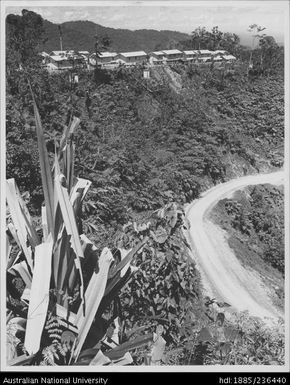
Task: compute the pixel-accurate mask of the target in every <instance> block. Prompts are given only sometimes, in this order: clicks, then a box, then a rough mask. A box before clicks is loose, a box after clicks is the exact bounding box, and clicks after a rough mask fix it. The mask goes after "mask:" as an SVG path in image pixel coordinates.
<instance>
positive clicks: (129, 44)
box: [41, 20, 189, 52]
mask: <svg viewBox="0 0 290 385" xmlns="http://www.w3.org/2000/svg"><path fill="white" fill-rule="evenodd" d="M59 25H60V26H61V30H62V40H63V49H75V50H88V51H90V52H91V51H94V45H95V38H94V37H95V35H96V34H98V36H100V37H101V36H108V37H109V38H110V40H111V46H110V50H116V51H119V52H121V51H127V50H128V51H135V50H145V51H152V50H154V49H157V48H158V47H160V48H163V49H164V48H170V47H171V46H172V47H173V46H174V43H176V42H178V41H181V40H185V39H188V37H189V35H188V34H186V33H181V32H177V31H157V30H154V29H140V30H135V31H132V30H129V29H115V28H109V27H104V26H102V25H99V24H95V23H93V22H91V21H69V22H66V23H62V24H54V23H51V22H50V21H48V20H45V22H44V28H45V34H46V38H47V40H46V42H45V43H44V44H43V45H42V47H41V49H43V50H44V51H48V52H49V51H52V50H56V49H60V42H59V29H58V26H59Z"/></svg>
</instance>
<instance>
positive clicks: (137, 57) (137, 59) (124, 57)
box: [116, 51, 147, 66]
mask: <svg viewBox="0 0 290 385" xmlns="http://www.w3.org/2000/svg"><path fill="white" fill-rule="evenodd" d="M116 61H117V62H119V63H121V64H125V65H126V66H131V65H137V64H143V63H147V53H146V52H144V51H134V52H121V53H119V54H118V55H117V56H116Z"/></svg>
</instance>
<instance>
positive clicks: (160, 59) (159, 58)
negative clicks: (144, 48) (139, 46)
mask: <svg viewBox="0 0 290 385" xmlns="http://www.w3.org/2000/svg"><path fill="white" fill-rule="evenodd" d="M164 60H165V58H164V52H163V51H153V52H150V53H149V63H150V64H151V65H161V64H164Z"/></svg>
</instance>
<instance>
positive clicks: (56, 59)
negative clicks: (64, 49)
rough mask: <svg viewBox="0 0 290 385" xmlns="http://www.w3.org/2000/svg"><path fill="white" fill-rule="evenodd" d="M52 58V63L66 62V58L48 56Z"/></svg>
mask: <svg viewBox="0 0 290 385" xmlns="http://www.w3.org/2000/svg"><path fill="white" fill-rule="evenodd" d="M50 57H51V58H52V60H54V61H66V60H68V58H67V57H63V56H56V55H52V56H50Z"/></svg>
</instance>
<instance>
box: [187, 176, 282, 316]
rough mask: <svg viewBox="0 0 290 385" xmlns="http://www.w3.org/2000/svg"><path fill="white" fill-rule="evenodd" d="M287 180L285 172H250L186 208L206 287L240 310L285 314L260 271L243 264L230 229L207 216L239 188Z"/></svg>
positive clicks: (217, 188)
mask: <svg viewBox="0 0 290 385" xmlns="http://www.w3.org/2000/svg"><path fill="white" fill-rule="evenodd" d="M266 183H270V184H275V185H281V184H283V183H284V172H283V171H279V172H274V173H270V174H258V175H249V176H245V177H241V178H237V179H234V180H231V181H229V182H226V183H222V184H219V185H217V186H214V187H213V188H211V189H209V190H207V191H206V192H204V193H203V194H202V195H201V198H199V199H197V200H196V201H194V202H193V203H192V204H190V205H189V206H188V208H187V210H186V216H187V219H188V220H189V222H190V229H189V231H188V235H189V241H190V244H191V246H192V250H193V254H194V256H195V258H196V262H197V265H198V267H199V270H200V272H201V276H202V281H203V284H204V287H205V290H206V291H207V293H208V294H209V295H212V296H214V297H215V298H216V299H218V300H223V301H225V302H227V303H228V304H230V305H231V306H232V307H233V308H234V309H236V310H238V311H243V310H248V311H249V313H250V314H251V315H253V316H258V317H261V318H264V319H265V318H268V319H273V318H277V317H278V316H281V314H280V312H279V311H278V310H277V309H276V308H275V307H274V306H273V304H272V301H271V299H270V298H269V295H268V292H267V287H265V285H264V283H263V281H262V279H261V277H260V276H259V274H258V273H257V272H255V271H253V270H250V269H247V268H245V267H243V266H242V265H241V263H240V262H239V261H238V259H237V258H236V256H235V255H234V252H233V251H232V249H231V248H230V247H229V245H228V243H227V240H226V233H225V232H223V230H221V229H220V228H219V227H218V226H216V225H214V224H213V223H212V222H210V221H209V220H208V219H207V215H206V214H207V213H208V212H209V211H210V210H211V209H212V208H213V207H214V206H215V205H216V204H217V202H218V201H219V200H221V199H224V198H226V197H230V196H231V195H232V194H233V193H234V192H235V191H236V190H241V189H243V188H245V187H247V186H251V185H257V184H266Z"/></svg>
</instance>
